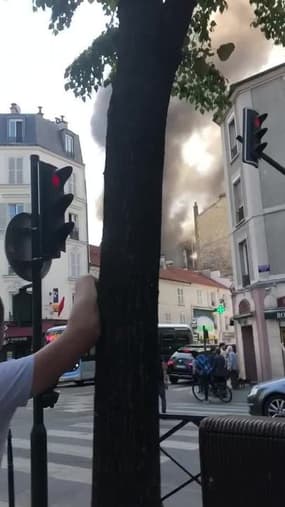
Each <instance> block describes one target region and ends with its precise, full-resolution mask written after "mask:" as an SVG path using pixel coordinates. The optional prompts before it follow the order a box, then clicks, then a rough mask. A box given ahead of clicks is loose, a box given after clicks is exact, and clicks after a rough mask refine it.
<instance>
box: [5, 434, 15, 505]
mask: <svg viewBox="0 0 285 507" xmlns="http://www.w3.org/2000/svg"><path fill="white" fill-rule="evenodd" d="M7 461H8V496H9V507H15V483H14V464H13V448H12V432H11V430H10V429H9V432H8V445H7Z"/></svg>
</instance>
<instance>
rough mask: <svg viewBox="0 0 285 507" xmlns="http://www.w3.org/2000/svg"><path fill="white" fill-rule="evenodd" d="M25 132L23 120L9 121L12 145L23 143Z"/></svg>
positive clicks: (9, 136)
mask: <svg viewBox="0 0 285 507" xmlns="http://www.w3.org/2000/svg"><path fill="white" fill-rule="evenodd" d="M23 132H24V123H23V120H9V121H8V138H9V141H10V142H11V143H22V142H23Z"/></svg>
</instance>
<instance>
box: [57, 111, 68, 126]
mask: <svg viewBox="0 0 285 507" xmlns="http://www.w3.org/2000/svg"><path fill="white" fill-rule="evenodd" d="M55 123H56V125H57V128H58V129H59V130H62V129H67V128H68V123H67V121H66V120H65V119H64V116H63V114H62V115H61V116H60V118H58V117H56V118H55Z"/></svg>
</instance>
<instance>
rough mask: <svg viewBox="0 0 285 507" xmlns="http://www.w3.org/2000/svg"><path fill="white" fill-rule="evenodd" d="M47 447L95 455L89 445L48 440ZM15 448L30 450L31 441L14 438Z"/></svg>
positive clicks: (85, 455)
mask: <svg viewBox="0 0 285 507" xmlns="http://www.w3.org/2000/svg"><path fill="white" fill-rule="evenodd" d="M47 447H48V452H49V453H54V454H63V455H66V456H77V457H80V458H92V455H93V451H92V447H89V446H88V447H87V446H82V445H73V444H57V443H55V442H49V441H48V444H47ZM13 448H14V449H26V450H30V441H29V440H27V439H24V438H13ZM0 507H1V506H0Z"/></svg>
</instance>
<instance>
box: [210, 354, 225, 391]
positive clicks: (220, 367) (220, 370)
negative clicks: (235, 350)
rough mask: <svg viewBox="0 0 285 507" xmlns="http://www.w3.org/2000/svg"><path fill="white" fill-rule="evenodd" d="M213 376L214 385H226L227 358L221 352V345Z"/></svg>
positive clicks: (215, 360) (215, 358)
mask: <svg viewBox="0 0 285 507" xmlns="http://www.w3.org/2000/svg"><path fill="white" fill-rule="evenodd" d="M212 376H213V383H214V385H219V384H224V385H226V382H227V365H226V360H225V358H224V356H223V354H222V353H221V348H220V347H218V348H217V349H216V355H215V357H214V361H213V370H212Z"/></svg>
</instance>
